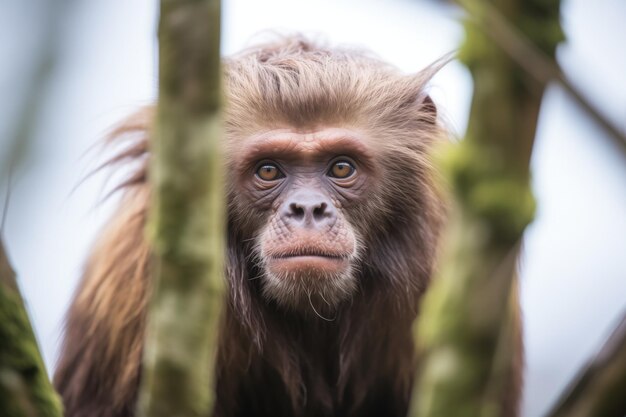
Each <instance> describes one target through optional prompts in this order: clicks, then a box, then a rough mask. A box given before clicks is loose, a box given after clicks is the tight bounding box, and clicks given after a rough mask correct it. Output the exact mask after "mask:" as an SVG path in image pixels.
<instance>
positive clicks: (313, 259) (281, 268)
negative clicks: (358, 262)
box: [268, 253, 350, 273]
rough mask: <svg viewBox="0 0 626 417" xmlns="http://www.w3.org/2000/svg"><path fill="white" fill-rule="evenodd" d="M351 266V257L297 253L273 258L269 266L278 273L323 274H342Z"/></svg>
mask: <svg viewBox="0 0 626 417" xmlns="http://www.w3.org/2000/svg"><path fill="white" fill-rule="evenodd" d="M349 265H350V259H349V255H344V254H327V253H297V254H281V255H275V256H272V257H271V258H270V260H269V265H268V266H269V267H270V269H272V270H275V271H276V272H296V273H297V272H300V271H318V272H323V273H340V272H343V271H344V270H345V269H346V268H347V267H348V266H349Z"/></svg>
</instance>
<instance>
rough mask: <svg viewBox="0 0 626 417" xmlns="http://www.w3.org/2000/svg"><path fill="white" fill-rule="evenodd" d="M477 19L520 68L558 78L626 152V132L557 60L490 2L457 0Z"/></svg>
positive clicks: (548, 78)
mask: <svg viewBox="0 0 626 417" xmlns="http://www.w3.org/2000/svg"><path fill="white" fill-rule="evenodd" d="M455 1H456V3H458V4H459V5H461V6H462V7H463V8H464V9H465V10H466V11H467V12H468V13H469V15H470V17H471V18H472V19H474V20H475V21H476V24H477V26H478V27H479V28H481V29H482V30H483V31H485V33H486V34H487V35H488V36H489V37H490V38H491V39H492V40H493V41H494V42H495V43H497V44H498V45H499V46H500V47H501V48H502V50H503V51H504V52H505V53H507V54H508V55H509V56H510V57H511V58H512V59H513V60H514V61H515V62H516V63H517V64H518V65H519V66H520V67H522V68H523V69H524V70H525V71H526V72H528V73H529V74H530V75H532V76H533V77H534V78H535V79H536V80H537V81H539V82H540V83H543V84H547V83H548V82H550V81H553V80H556V81H557V82H558V83H559V84H560V85H561V86H562V87H563V88H564V89H565V90H566V91H567V92H568V93H569V94H570V95H571V96H572V97H573V98H574V100H575V101H576V102H577V103H578V104H579V105H580V106H581V107H582V108H583V110H585V111H586V112H587V114H589V115H590V116H591V117H592V119H593V120H595V121H596V123H598V125H600V127H601V128H602V129H604V130H605V131H606V132H607V133H608V134H609V135H610V136H611V137H612V138H613V139H615V141H616V143H617V145H618V146H619V147H620V148H621V149H622V150H623V151H624V152H626V132H624V131H623V130H622V129H620V128H618V127H617V126H616V125H615V124H613V123H612V122H611V121H610V120H609V119H608V118H607V117H605V116H604V115H603V114H602V112H601V111H600V110H598V109H597V108H596V107H595V106H594V105H593V104H591V102H590V101H589V100H588V99H587V98H586V97H585V96H584V94H583V93H582V92H581V91H580V90H579V89H578V88H577V87H576V86H574V85H573V84H572V83H571V82H570V81H569V80H568V79H567V77H566V76H565V74H564V73H563V71H562V70H561V68H560V66H559V65H558V63H557V62H556V60H555V59H553V58H550V57H549V56H548V55H547V54H545V53H544V52H543V51H541V50H540V49H539V48H537V47H536V46H534V45H533V43H532V42H530V41H529V40H528V37H527V36H524V34H522V33H521V32H520V31H519V30H517V29H516V27H515V26H514V25H513V24H511V22H509V21H508V20H507V19H506V18H505V17H504V16H503V15H502V14H501V13H500V12H499V11H498V10H497V9H496V8H495V7H493V6H491V4H490V3H489V2H480V6H479V5H478V4H477V2H476V1H473V0H455Z"/></svg>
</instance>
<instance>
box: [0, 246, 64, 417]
mask: <svg viewBox="0 0 626 417" xmlns="http://www.w3.org/2000/svg"><path fill="white" fill-rule="evenodd" d="M0 410H2V415H3V416H10V417H61V416H62V406H61V401H60V399H59V397H58V395H57V394H56V392H55V391H54V388H52V385H51V384H50V380H49V379H48V374H47V373H46V369H45V366H44V363H43V360H42V359H41V355H40V353H39V348H38V347H37V342H36V340H35V334H34V332H33V328H32V327H31V325H30V321H29V320H28V314H27V313H26V308H25V306H24V302H23V300H22V297H21V296H20V292H19V290H18V287H17V283H16V282H15V273H14V272H13V268H12V267H11V264H10V263H9V260H8V258H7V254H6V252H5V250H4V245H3V243H2V241H1V240H0Z"/></svg>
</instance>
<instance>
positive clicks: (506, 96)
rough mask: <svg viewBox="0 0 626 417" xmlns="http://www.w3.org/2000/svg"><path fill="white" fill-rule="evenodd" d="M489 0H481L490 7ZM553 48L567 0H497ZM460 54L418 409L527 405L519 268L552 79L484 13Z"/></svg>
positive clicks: (420, 326) (436, 412) (471, 24)
mask: <svg viewBox="0 0 626 417" xmlns="http://www.w3.org/2000/svg"><path fill="white" fill-rule="evenodd" d="M487 3H488V2H483V1H481V2H472V4H473V5H474V6H472V7H473V8H472V10H473V13H475V14H477V15H480V16H482V15H483V14H484V13H486V11H485V10H486V8H487V7H491V6H487ZM489 3H491V4H494V6H495V7H498V8H499V9H500V10H503V11H505V12H506V13H507V17H508V18H509V19H510V20H511V21H514V22H516V23H519V22H524V21H532V22H533V25H532V26H529V27H527V29H528V32H530V31H531V30H532V31H536V33H535V37H536V38H537V39H536V41H537V42H538V44H540V45H542V48H543V50H544V51H545V52H546V53H548V54H550V55H554V53H555V50H556V46H557V44H558V43H559V42H560V41H561V40H562V32H561V29H560V24H559V5H560V3H559V1H551V2H545V1H542V0H492V1H491V2H489ZM465 30H466V41H465V43H464V45H463V46H462V48H461V50H460V52H459V57H460V59H461V60H462V61H463V62H464V63H465V64H466V65H467V67H468V68H469V70H470V72H471V75H472V78H473V80H474V87H475V88H474V94H473V97H472V107H471V114H470V119H469V125H468V128H467V134H466V137H465V139H464V140H463V141H461V142H460V143H459V144H457V145H450V148H449V149H446V150H444V151H445V152H444V154H443V158H442V164H441V166H442V167H443V169H444V170H445V171H446V174H447V176H448V180H449V183H450V184H451V186H452V189H453V190H452V192H453V197H454V201H453V202H452V205H451V213H450V214H451V215H450V221H449V226H448V230H447V235H446V236H445V239H444V244H445V246H444V253H443V256H442V257H441V259H439V270H438V272H437V276H436V277H435V278H434V279H433V283H432V287H431V288H430V289H429V291H428V292H427V293H426V295H425V298H424V300H423V303H422V311H421V314H420V316H419V318H418V323H417V331H416V333H415V334H416V338H417V339H416V343H417V345H418V347H419V352H420V355H421V360H420V361H419V363H420V368H421V369H420V372H419V374H418V376H417V383H416V384H415V387H414V391H413V396H412V403H411V409H410V415H411V416H416V417H450V416H463V417H479V416H490V417H497V416H506V417H513V416H517V415H518V411H517V409H518V401H519V398H518V395H519V392H520V390H519V386H520V384H521V381H520V374H521V370H520V366H521V352H520V347H521V342H520V339H519V337H520V328H519V326H520V322H519V298H518V296H517V294H516V290H517V288H516V282H515V270H516V265H517V255H518V252H519V246H520V241H521V238H522V235H523V233H524V229H525V228H526V226H527V225H528V224H529V223H530V221H531V220H532V218H533V215H534V209H535V202H534V199H533V196H532V193H531V191H530V186H529V177H530V174H529V163H530V158H531V154H532V148H533V144H534V138H535V131H536V125H537V118H538V115H539V109H540V105H541V100H542V95H543V91H544V89H545V87H546V83H547V80H544V79H535V78H532V77H529V76H528V75H527V74H526V72H525V71H524V69H522V68H520V67H519V66H518V65H517V64H516V63H515V62H514V61H513V60H512V58H511V57H510V56H509V55H507V54H506V53H504V52H503V50H502V48H501V47H500V46H499V44H496V42H495V40H494V39H493V38H491V37H488V36H486V35H485V33H484V31H483V27H482V21H481V24H477V20H476V19H471V20H466V22H465Z"/></svg>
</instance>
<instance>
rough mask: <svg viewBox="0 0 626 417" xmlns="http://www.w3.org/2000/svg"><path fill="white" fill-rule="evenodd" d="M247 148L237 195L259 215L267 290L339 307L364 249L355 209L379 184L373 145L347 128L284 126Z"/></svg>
mask: <svg viewBox="0 0 626 417" xmlns="http://www.w3.org/2000/svg"><path fill="white" fill-rule="evenodd" d="M243 148H244V152H242V153H240V155H239V156H238V157H239V158H241V159H240V161H238V162H237V165H238V166H239V167H240V169H239V174H238V175H239V180H238V181H237V182H238V183H239V186H238V187H237V188H238V189H239V190H241V191H242V194H243V196H238V197H239V198H241V197H245V198H244V201H245V203H246V204H249V205H250V207H249V209H250V210H248V211H247V213H248V215H251V216H255V217H257V218H256V219H254V220H253V221H254V222H255V223H256V226H255V229H256V233H255V235H254V236H253V239H254V241H255V249H254V253H253V254H251V255H252V256H254V257H255V259H256V261H257V263H258V266H259V268H260V270H261V275H260V277H259V278H260V279H261V280H262V282H261V288H262V293H263V295H264V296H265V297H266V298H268V299H271V300H274V301H276V302H277V303H279V304H280V305H283V306H287V307H291V308H296V309H302V308H305V309H307V310H310V309H311V307H312V308H313V309H315V310H316V311H319V309H323V310H328V308H331V309H332V308H333V307H335V306H336V305H337V304H338V303H340V302H341V301H342V300H345V299H347V298H349V297H350V295H351V294H352V293H353V292H354V291H355V290H356V286H357V285H356V284H357V283H356V278H355V270H356V268H357V264H358V261H359V259H358V258H359V253H360V252H361V248H360V245H359V241H360V239H359V232H358V229H357V228H355V227H353V225H352V224H351V221H352V222H354V221H355V218H356V217H355V216H351V211H352V210H357V211H358V209H357V208H355V206H358V205H359V204H360V203H362V202H363V200H364V199H365V198H366V197H367V193H368V191H371V189H372V186H373V178H374V177H375V169H374V165H373V161H372V158H371V152H370V150H369V149H368V145H367V143H366V142H365V141H364V140H363V139H362V138H361V137H360V136H359V134H357V133H356V132H353V131H350V130H347V129H323V130H317V131H313V132H299V131H295V130H291V129H280V130H272V131H269V132H264V133H262V134H259V135H256V136H254V137H252V138H249V139H248V140H247V141H246V142H245V143H244V145H243ZM357 217H358V216H357Z"/></svg>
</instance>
